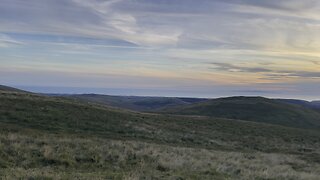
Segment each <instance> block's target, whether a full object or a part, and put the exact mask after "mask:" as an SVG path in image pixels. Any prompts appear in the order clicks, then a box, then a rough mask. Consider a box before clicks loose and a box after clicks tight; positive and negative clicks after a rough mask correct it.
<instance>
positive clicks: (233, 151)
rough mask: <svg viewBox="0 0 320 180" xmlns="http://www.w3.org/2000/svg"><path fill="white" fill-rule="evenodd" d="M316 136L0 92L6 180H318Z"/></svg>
mask: <svg viewBox="0 0 320 180" xmlns="http://www.w3.org/2000/svg"><path fill="white" fill-rule="evenodd" d="M319 149H320V133H319V132H318V131H313V130H303V129H295V128H287V127H283V126H276V125H268V124H263V123H254V122H246V121H239V120H225V119H219V118H207V117H190V116H175V115H158V114H147V113H136V112H130V111H125V110H120V109H113V108H109V107H105V106H100V105H97V104H92V103H83V102H79V101H73V100H70V99H66V98H57V97H46V96H39V95H35V94H29V93H19V92H8V91H0V167H1V171H0V177H1V178H3V179H19V178H23V179H50V178H52V179H75V178H76V179H152V178H153V179H281V178H282V179H317V177H319V175H320V174H319V172H320V171H319V170H320V151H319Z"/></svg>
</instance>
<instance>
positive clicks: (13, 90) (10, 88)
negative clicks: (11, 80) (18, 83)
mask: <svg viewBox="0 0 320 180" xmlns="http://www.w3.org/2000/svg"><path fill="white" fill-rule="evenodd" d="M0 91H8V92H26V91H23V90H20V89H16V88H13V87H9V86H4V85H0Z"/></svg>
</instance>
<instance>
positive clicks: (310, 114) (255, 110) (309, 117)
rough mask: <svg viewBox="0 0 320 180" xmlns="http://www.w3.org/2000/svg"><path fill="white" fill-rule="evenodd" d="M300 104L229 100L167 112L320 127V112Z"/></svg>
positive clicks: (257, 100) (291, 125) (203, 103)
mask: <svg viewBox="0 0 320 180" xmlns="http://www.w3.org/2000/svg"><path fill="white" fill-rule="evenodd" d="M301 103H302V101H301V102H300V101H299V105H298V104H293V103H292V101H291V103H288V102H283V101H279V100H273V99H267V98H263V97H228V98H219V99H213V100H208V101H205V102H200V103H196V104H192V105H186V106H181V107H177V108H171V109H170V108H169V109H167V110H165V111H164V112H165V113H171V114H181V115H200V116H211V117H220V118H230V119H241V120H247V121H254V122H262V123H269V124H278V125H283V126H290V127H297V128H319V127H320V113H319V112H317V111H314V110H313V109H310V108H307V107H305V106H302V105H301Z"/></svg>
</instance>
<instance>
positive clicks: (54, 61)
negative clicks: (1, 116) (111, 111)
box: [0, 0, 320, 100]
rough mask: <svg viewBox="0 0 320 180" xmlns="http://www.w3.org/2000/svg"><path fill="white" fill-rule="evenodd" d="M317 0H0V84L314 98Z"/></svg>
mask: <svg viewBox="0 0 320 180" xmlns="http://www.w3.org/2000/svg"><path fill="white" fill-rule="evenodd" d="M319 12H320V1H319V0H303V1H302V0H268V1H262V0H156V1H155V0H90V1H89V0H28V1H26V0H0V55H1V56H0V84H4V85H10V86H14V87H20V88H24V89H26V90H32V91H35V92H44V93H101V94H114V95H146V96H187V97H221V96H237V95H245V96H265V97H281V98H299V99H307V100H315V99H320V13H319Z"/></svg>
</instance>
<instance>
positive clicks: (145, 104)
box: [63, 94, 207, 111]
mask: <svg viewBox="0 0 320 180" xmlns="http://www.w3.org/2000/svg"><path fill="white" fill-rule="evenodd" d="M63 96H64V97H70V98H73V99H77V100H82V101H86V102H93V103H99V104H102V105H107V106H113V107H118V108H124V109H130V110H134V111H157V110H160V109H163V108H169V107H177V106H182V105H188V104H193V103H197V102H201V101H205V100H207V99H200V98H178V97H142V96H109V95H99V94H79V95H63Z"/></svg>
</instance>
